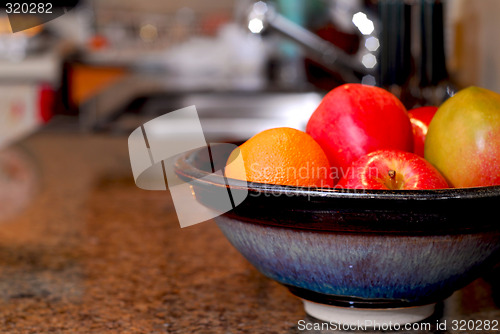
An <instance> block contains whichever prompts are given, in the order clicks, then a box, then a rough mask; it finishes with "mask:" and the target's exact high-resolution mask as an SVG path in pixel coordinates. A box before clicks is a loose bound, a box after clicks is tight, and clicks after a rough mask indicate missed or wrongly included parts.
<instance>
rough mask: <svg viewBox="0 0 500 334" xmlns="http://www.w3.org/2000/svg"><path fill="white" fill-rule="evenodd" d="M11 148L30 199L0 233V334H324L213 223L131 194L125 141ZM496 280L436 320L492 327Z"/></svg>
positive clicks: (79, 138)
mask: <svg viewBox="0 0 500 334" xmlns="http://www.w3.org/2000/svg"><path fill="white" fill-rule="evenodd" d="M19 147H20V149H21V150H22V151H23V152H25V153H27V154H28V156H29V157H30V160H29V161H30V165H31V167H32V168H33V169H34V170H36V175H37V190H36V193H35V195H34V197H33V199H32V200H31V202H30V203H29V204H28V206H27V207H26V208H25V209H24V210H22V211H21V212H20V213H19V214H17V215H15V216H14V217H11V218H8V219H6V220H3V221H1V222H0V224H1V229H0V328H1V331H2V332H5V333H223V334H226V333H269V334H270V333H328V332H327V331H315V330H311V331H307V330H303V331H302V330H301V328H300V326H299V321H300V320H303V321H305V322H306V323H309V324H314V323H315V322H314V320H313V319H310V318H308V317H307V316H306V315H305V313H304V311H303V308H302V304H301V302H300V301H299V300H298V299H297V298H295V297H294V296H293V295H291V294H290V293H289V292H288V290H287V289H286V288H284V287H282V286H280V285H279V284H277V283H275V282H273V281H271V280H269V279H267V278H265V277H264V276H262V275H261V274H260V273H259V272H257V270H256V269H254V268H253V267H252V266H251V265H250V264H249V263H248V262H247V261H246V260H245V259H244V258H243V257H242V256H241V255H240V254H239V253H238V252H237V251H236V250H235V249H234V248H233V247H232V246H231V245H230V244H229V242H228V241H227V240H226V239H225V238H224V236H223V235H222V233H221V232H220V231H219V230H218V228H217V226H216V225H215V223H214V222H213V221H209V222H205V223H202V224H199V225H195V226H191V227H187V228H184V229H181V228H180V227H179V224H178V222H177V218H176V215H175V212H174V210H173V204H172V201H171V198H170V196H169V193H168V192H166V191H144V190H141V189H138V188H137V187H136V186H135V184H134V182H133V179H132V174H131V170H130V163H129V159H128V149H127V138H126V137H125V136H114V137H113V136H107V135H96V134H78V133H70V132H51V131H44V132H40V133H38V134H35V135H33V136H31V137H30V138H27V139H26V140H24V141H23V142H22V143H20V145H19ZM498 276H500V275H498V274H495V273H492V274H491V275H490V276H489V277H486V278H483V279H479V280H477V281H475V282H474V283H472V284H471V285H469V286H468V287H466V288H464V289H462V290H460V291H458V292H457V293H455V294H454V295H453V296H452V297H451V298H450V299H448V300H447V301H446V302H445V303H444V307H443V311H442V314H441V315H439V316H438V318H439V319H441V320H446V319H448V320H451V319H457V320H460V319H465V320H467V319H489V320H494V319H497V320H499V319H500V310H499V308H498V307H497V306H495V298H494V296H498V289H499V287H500V285H499V284H498V283H492V282H494V281H495V278H498ZM496 281H498V279H497V280H496ZM497 302H498V299H497ZM303 323H304V322H303ZM441 332H443V331H441Z"/></svg>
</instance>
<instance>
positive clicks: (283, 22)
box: [246, 1, 378, 82]
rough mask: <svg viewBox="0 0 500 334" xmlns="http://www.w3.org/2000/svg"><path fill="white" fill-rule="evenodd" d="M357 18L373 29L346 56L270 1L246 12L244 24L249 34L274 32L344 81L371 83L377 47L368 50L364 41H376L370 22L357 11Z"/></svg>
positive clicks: (368, 45)
mask: <svg viewBox="0 0 500 334" xmlns="http://www.w3.org/2000/svg"><path fill="white" fill-rule="evenodd" d="M359 15H361V17H360V18H361V19H362V20H364V22H363V23H365V24H368V25H369V24H371V26H372V29H371V31H366V30H365V31H363V32H364V34H363V38H361V45H360V47H359V48H358V51H357V53H356V54H354V55H349V54H347V53H346V52H345V51H344V50H342V49H341V48H339V47H337V46H336V45H334V44H333V43H331V42H329V41H327V40H325V39H323V38H321V37H319V36H318V35H316V34H315V33H313V32H311V31H309V30H308V29H306V28H304V27H302V26H301V25H299V24H297V23H295V22H293V21H292V20H290V19H288V18H287V17H285V16H284V15H282V14H280V13H279V12H278V11H277V10H276V8H275V6H274V5H272V4H271V3H270V2H264V1H258V2H255V3H253V4H252V5H251V6H250V8H249V10H248V14H247V16H246V24H247V26H248V29H249V30H250V31H251V32H252V33H255V34H262V33H264V32H265V31H274V32H277V33H279V34H280V35H282V36H284V37H286V38H287V39H289V40H291V41H293V42H294V43H295V44H297V45H299V46H300V47H301V48H302V49H303V50H304V51H305V52H306V54H307V56H308V57H310V58H311V59H312V60H314V61H316V62H317V63H318V64H320V65H322V66H324V67H325V68H326V69H328V70H331V71H333V72H335V73H338V74H339V75H340V76H341V78H342V79H343V80H344V81H345V82H362V80H363V78H372V81H373V80H374V76H375V73H376V70H377V62H376V52H373V51H376V48H372V51H370V42H368V43H367V40H369V41H377V40H378V38H377V36H376V31H375V29H374V27H373V21H371V20H370V19H369V18H368V17H367V16H366V14H364V13H361V12H360V13H358V16H359ZM353 21H354V20H353ZM360 24H361V22H360ZM361 29H363V28H361ZM361 29H360V30H361ZM367 76H369V77H367Z"/></svg>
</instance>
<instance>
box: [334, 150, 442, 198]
mask: <svg viewBox="0 0 500 334" xmlns="http://www.w3.org/2000/svg"><path fill="white" fill-rule="evenodd" d="M335 188H339V189H385V190H388V189H389V190H410V189H443V188H448V183H447V182H446V180H445V179H444V177H443V176H442V175H441V174H440V173H439V172H438V170H437V169H436V168H434V167H433V166H432V165H431V164H430V163H429V162H427V161H426V160H425V159H424V158H422V157H420V156H418V155H417V154H415V153H411V152H404V151H398V150H378V151H375V152H371V153H369V154H367V155H365V156H363V157H361V158H359V159H358V160H356V161H355V162H354V163H353V164H352V165H351V166H350V168H349V170H348V171H347V173H346V174H345V175H344V176H343V177H342V178H341V179H340V181H339V182H338V183H337V185H336V186H335Z"/></svg>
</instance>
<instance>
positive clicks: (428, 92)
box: [245, 0, 457, 107]
mask: <svg viewBox="0 0 500 334" xmlns="http://www.w3.org/2000/svg"><path fill="white" fill-rule="evenodd" d="M443 8H444V4H443V3H442V1H440V0H414V1H393V0H378V1H377V7H376V9H377V10H376V11H373V12H370V11H369V10H365V8H364V7H363V6H358V7H356V6H353V8H351V9H352V13H354V14H349V15H352V24H353V25H354V26H356V28H357V30H359V34H360V36H361V38H360V45H359V47H358V51H357V52H356V53H355V54H353V55H350V54H347V53H346V52H344V50H342V49H341V48H339V47H337V46H336V45H334V44H333V43H331V42H329V41H327V40H325V39H323V38H321V37H320V36H318V35H316V34H315V33H313V32H311V31H309V30H308V29H306V28H304V27H302V26H301V25H299V24H297V23H295V22H293V21H292V20H290V19H288V18H287V17H285V16H284V15H283V14H281V13H279V12H278V10H277V9H276V7H275V6H274V5H273V4H272V3H271V2H270V1H257V2H253V3H252V4H251V5H250V6H249V9H248V11H247V15H246V20H245V23H246V24H247V27H248V29H249V30H250V31H251V32H252V33H256V34H262V33H263V32H265V31H273V32H277V33H279V34H280V35H282V36H284V37H286V38H287V39H288V40H290V41H292V42H294V44H296V45H299V46H300V47H301V48H302V49H303V50H304V51H305V52H306V55H307V57H309V58H310V59H312V60H314V61H315V62H317V63H318V64H320V65H322V66H323V67H325V68H326V69H328V70H331V71H333V72H334V73H338V74H339V75H340V76H341V78H342V80H343V81H345V82H350V83H358V82H361V83H366V84H370V85H377V86H381V87H384V88H387V89H389V90H390V91H392V92H393V93H394V94H395V95H396V96H398V97H399V98H400V99H401V100H402V101H403V103H405V105H407V106H408V107H415V106H419V105H429V104H433V105H439V104H440V103H442V102H443V101H444V100H445V99H447V98H448V97H449V96H452V95H453V94H454V92H455V91H456V90H457V88H456V87H455V86H454V85H453V84H452V83H451V82H450V80H449V76H448V72H447V70H446V59H445V50H444V43H445V42H444V24H443ZM350 18H351V17H350V16H349V18H348V19H350Z"/></svg>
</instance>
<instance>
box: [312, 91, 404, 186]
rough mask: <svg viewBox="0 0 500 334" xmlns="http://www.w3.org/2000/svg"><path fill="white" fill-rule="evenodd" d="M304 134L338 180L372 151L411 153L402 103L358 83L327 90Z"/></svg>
mask: <svg viewBox="0 0 500 334" xmlns="http://www.w3.org/2000/svg"><path fill="white" fill-rule="evenodd" d="M306 132H307V133H308V134H310V135H311V136H312V137H313V138H314V139H315V140H316V141H317V142H318V144H320V146H321V147H322V148H323V150H324V151H325V153H326V155H327V156H328V159H329V160H330V165H331V167H332V168H334V169H335V170H337V174H338V178H340V176H341V175H342V174H343V173H345V171H346V170H347V168H349V166H350V165H351V163H353V162H354V161H355V160H357V159H359V158H360V157H361V156H363V155H365V154H368V153H370V152H373V151H375V150H380V149H397V150H402V151H412V150H413V131H412V126H411V123H410V119H409V117H408V113H407V111H406V108H405V107H404V106H403V104H402V103H401V101H399V100H398V98H397V97H396V96H394V95H393V94H391V93H390V92H388V91H386V90H384V89H382V88H378V87H372V86H365V85H361V84H346V85H342V86H339V87H337V88H335V89H333V90H332V91H330V92H329V93H328V94H327V95H326V96H325V97H324V98H323V100H322V101H321V103H320V105H319V106H318V108H317V109H316V111H315V112H314V113H313V114H312V116H311V118H310V119H309V122H308V123H307V128H306ZM338 178H337V180H338Z"/></svg>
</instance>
